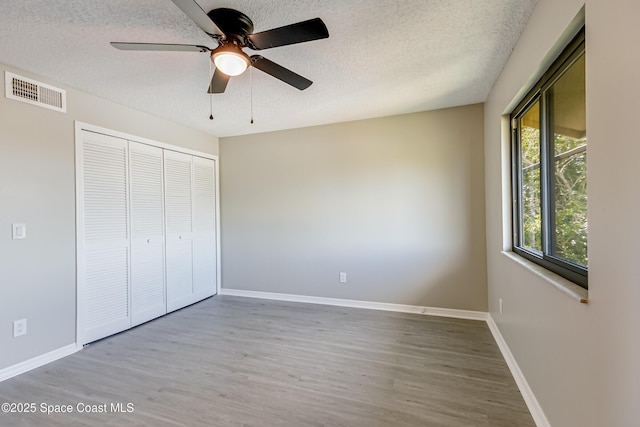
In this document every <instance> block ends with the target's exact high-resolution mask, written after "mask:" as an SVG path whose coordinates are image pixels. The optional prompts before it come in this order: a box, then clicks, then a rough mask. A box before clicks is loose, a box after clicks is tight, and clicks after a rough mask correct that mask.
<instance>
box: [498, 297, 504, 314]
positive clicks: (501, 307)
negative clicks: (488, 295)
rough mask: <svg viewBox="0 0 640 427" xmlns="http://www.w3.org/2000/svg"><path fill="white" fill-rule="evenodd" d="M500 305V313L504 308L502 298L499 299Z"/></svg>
mask: <svg viewBox="0 0 640 427" xmlns="http://www.w3.org/2000/svg"><path fill="white" fill-rule="evenodd" d="M498 307H499V309H500V314H502V310H503V304H502V298H499V299H498Z"/></svg>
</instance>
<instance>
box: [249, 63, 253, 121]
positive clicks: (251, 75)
mask: <svg viewBox="0 0 640 427" xmlns="http://www.w3.org/2000/svg"><path fill="white" fill-rule="evenodd" d="M249 96H250V98H251V124H253V67H249Z"/></svg>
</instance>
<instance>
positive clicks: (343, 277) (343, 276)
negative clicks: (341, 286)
mask: <svg viewBox="0 0 640 427" xmlns="http://www.w3.org/2000/svg"><path fill="white" fill-rule="evenodd" d="M340 283H347V273H345V272H343V271H341V272H340Z"/></svg>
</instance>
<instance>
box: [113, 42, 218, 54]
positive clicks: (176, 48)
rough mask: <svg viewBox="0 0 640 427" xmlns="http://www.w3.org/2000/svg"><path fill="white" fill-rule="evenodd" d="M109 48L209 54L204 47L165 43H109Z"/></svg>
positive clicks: (207, 49) (208, 50)
mask: <svg viewBox="0 0 640 427" xmlns="http://www.w3.org/2000/svg"><path fill="white" fill-rule="evenodd" d="M111 46H113V47H115V48H116V49H120V50H156V51H169V52H211V49H209V48H208V47H206V46H200V45H195V44H166V43H123V42H111Z"/></svg>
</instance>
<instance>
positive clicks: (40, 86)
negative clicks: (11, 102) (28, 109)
mask: <svg viewBox="0 0 640 427" xmlns="http://www.w3.org/2000/svg"><path fill="white" fill-rule="evenodd" d="M4 78H5V86H6V91H5V94H6V96H7V98H10V99H15V100H16V101H22V102H27V103H29V104H33V105H38V106H40V107H44V108H50V109H52V110H56V111H61V112H63V113H66V112H67V92H66V91H64V90H63V89H59V88H57V87H53V86H50V85H47V84H44V83H40V82H37V81H35V80H31V79H28V78H26V77H22V76H19V75H17V74H13V73H10V72H8V71H5V73H4Z"/></svg>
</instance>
